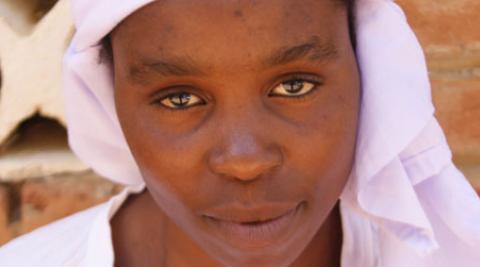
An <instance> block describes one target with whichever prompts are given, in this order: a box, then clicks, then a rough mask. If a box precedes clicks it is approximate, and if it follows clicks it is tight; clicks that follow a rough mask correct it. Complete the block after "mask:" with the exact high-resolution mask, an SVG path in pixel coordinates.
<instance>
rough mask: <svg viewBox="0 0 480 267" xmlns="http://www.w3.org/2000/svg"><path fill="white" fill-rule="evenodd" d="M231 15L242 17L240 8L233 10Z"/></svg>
mask: <svg viewBox="0 0 480 267" xmlns="http://www.w3.org/2000/svg"><path fill="white" fill-rule="evenodd" d="M233 15H234V16H235V17H237V18H242V17H243V11H242V10H240V9H237V10H235V12H233Z"/></svg>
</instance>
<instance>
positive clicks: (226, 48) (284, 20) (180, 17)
mask: <svg viewBox="0 0 480 267" xmlns="http://www.w3.org/2000/svg"><path fill="white" fill-rule="evenodd" d="M344 9H345V8H343V7H341V6H339V5H338V3H337V2H336V1H333V0H304V1H298V0H297V1H295V0H262V1H255V0H250V1H249V0H230V1H229V0H209V1H193V0H175V1H174V0H166V1H155V2H154V3H152V4H150V5H147V6H146V7H144V8H142V9H141V10H139V11H137V12H135V13H134V14H132V15H131V16H129V17H128V18H127V19H125V20H124V21H123V22H122V23H121V24H120V25H119V26H118V27H117V28H116V29H115V31H114V32H113V34H112V39H113V43H114V48H115V50H120V51H122V52H123V53H122V55H123V59H121V60H125V62H123V63H125V64H134V63H137V62H134V61H138V60H139V59H140V58H144V57H145V56H146V55H148V57H154V58H156V57H163V58H172V57H185V56H188V57H190V58H195V59H196V60H197V61H200V62H204V63H205V67H207V66H206V65H210V66H215V65H217V63H218V64H220V65H225V64H226V62H229V63H232V64H233V63H239V64H244V65H249V64H250V63H251V61H255V60H257V61H258V59H259V58H264V57H265V55H266V54H271V52H272V51H275V50H281V49H282V48H288V47H294V46H298V45H301V44H305V43H308V42H309V41H311V40H312V38H314V39H315V40H317V43H319V44H322V45H325V47H335V48H336V49H344V47H343V46H346V45H347V43H348V40H344V39H345V36H347V35H348V34H346V33H347V32H348V23H347V17H346V10H344ZM345 41H347V42H345ZM345 48H346V47H345ZM116 60H117V58H116Z"/></svg>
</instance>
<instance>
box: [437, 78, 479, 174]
mask: <svg viewBox="0 0 480 267" xmlns="http://www.w3.org/2000/svg"><path fill="white" fill-rule="evenodd" d="M432 85H433V87H434V90H433V99H434V102H435V104H436V107H437V111H436V115H437V117H438V119H439V121H440V124H441V125H442V127H443V128H444V130H445V133H446V135H447V139H448V141H449V144H450V145H451V147H452V150H453V152H454V154H455V155H456V156H457V157H467V158H468V157H469V158H472V160H473V159H475V158H476V159H475V160H477V159H478V161H477V162H478V164H479V165H480V80H478V81H475V80H470V81H469V80H467V81H463V80H458V81H433V82H432Z"/></svg>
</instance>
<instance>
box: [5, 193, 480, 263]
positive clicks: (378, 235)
mask: <svg viewBox="0 0 480 267" xmlns="http://www.w3.org/2000/svg"><path fill="white" fill-rule="evenodd" d="M143 188H144V186H143V185H142V186H137V187H127V188H125V189H124V190H123V191H122V192H120V193H119V194H118V195H116V196H114V197H112V198H111V199H110V200H109V201H108V202H105V203H103V204H100V205H97V206H95V207H92V208H90V209H87V210H85V211H82V212H78V213H76V214H74V215H72V216H69V217H67V218H64V219H62V220H59V221H56V222H54V223H52V224H49V225H47V226H44V227H41V228H39V229H37V230H35V231H33V232H31V233H29V234H27V235H24V236H21V237H19V238H17V239H15V240H13V241H11V242H10V243H8V244H6V245H5V246H3V247H1V248H0V266H2V267H24V266H25V267H28V266H42V267H43V266H48V267H56V266H69V267H70V266H72V267H73V266H82V267H87V266H88V267H97V266H98V267H110V266H113V264H114V252H113V245H112V237H111V227H110V219H111V218H112V217H113V215H114V214H115V212H116V211H117V210H118V209H119V207H120V206H121V205H122V204H123V203H124V202H125V200H126V199H127V197H128V195H130V194H134V193H138V192H140V191H142V190H143ZM340 209H341V216H342V224H343V226H342V227H343V235H344V236H343V240H344V243H343V248H342V266H343V267H405V266H409V267H452V266H458V267H474V266H480V262H475V260H474V258H475V257H474V255H475V253H479V251H478V250H477V251H475V249H474V248H473V247H468V246H466V245H465V244H463V243H461V242H460V241H458V240H457V241H456V238H455V236H454V235H453V234H452V233H451V232H449V230H448V228H446V227H445V226H444V225H442V223H441V220H439V218H436V217H435V215H434V214H429V218H430V219H431V222H436V223H433V226H434V230H435V235H436V237H437V241H438V243H439V248H438V249H437V250H435V251H433V252H432V253H430V254H428V255H424V256H420V255H419V254H418V253H417V252H416V251H415V249H412V247H411V246H409V245H408V244H406V243H405V242H402V241H401V240H398V239H397V238H395V237H393V235H391V234H389V233H385V232H383V231H382V230H381V228H379V227H377V226H376V225H375V224H374V223H373V222H371V221H369V220H368V219H366V217H364V216H363V215H362V213H361V212H359V209H357V208H355V207H350V206H348V205H346V204H345V203H344V202H342V203H341V206H340Z"/></svg>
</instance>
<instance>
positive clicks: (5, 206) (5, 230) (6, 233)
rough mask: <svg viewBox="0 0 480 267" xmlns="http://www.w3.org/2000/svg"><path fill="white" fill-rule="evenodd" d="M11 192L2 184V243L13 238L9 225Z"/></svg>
mask: <svg viewBox="0 0 480 267" xmlns="http://www.w3.org/2000/svg"><path fill="white" fill-rule="evenodd" d="M9 206H10V205H9V194H8V190H7V188H6V187H5V186H3V185H0V245H1V244H3V243H5V242H7V241H8V240H9V239H10V238H12V233H11V232H10V229H9V227H8V214H9Z"/></svg>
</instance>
